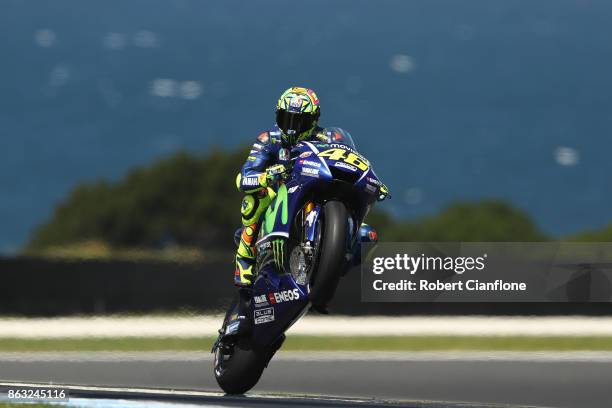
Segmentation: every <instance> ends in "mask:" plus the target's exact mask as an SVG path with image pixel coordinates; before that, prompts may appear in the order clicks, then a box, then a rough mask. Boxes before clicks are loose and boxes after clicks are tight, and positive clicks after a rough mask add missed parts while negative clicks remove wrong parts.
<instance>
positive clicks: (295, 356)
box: [0, 351, 612, 363]
mask: <svg viewBox="0 0 612 408" xmlns="http://www.w3.org/2000/svg"><path fill="white" fill-rule="evenodd" d="M167 361H174V362H211V363H212V355H211V354H209V353H205V352H202V353H198V352H171V351H163V352H33V353H32V352H30V353H24V352H2V353H0V362H19V363H28V362H42V363H44V362H48V363H56V362H57V363H66V362H71V363H106V362H153V363H157V362H167ZM272 361H273V362H274V361H296V362H308V361H315V362H337V361H367V362H374V361H439V362H450V361H485V362H486V361H500V362H504V361H506V362H513V361H514V362H544V363H557V362H589V363H612V352H606V351H559V352H556V351H544V352H540V351H528V352H522V351H439V352H432V351H416V352H400V351H389V352H387V351H367V352H352V351H340V352H327V351H322V352H319V351H315V352H312V351H307V352H294V351H281V352H279V353H277V355H275V356H274V359H273V360H272Z"/></svg>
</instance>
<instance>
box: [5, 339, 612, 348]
mask: <svg viewBox="0 0 612 408" xmlns="http://www.w3.org/2000/svg"><path fill="white" fill-rule="evenodd" d="M213 341H214V339H213V338H212V337H208V338H108V339H99V338H97V339H94V338H83V339H27V340H24V339H11V338H0V351H21V352H28V351H167V350H178V351H203V352H208V351H209V350H210V348H211V345H212V343H213ZM283 350H307V351H336V350H346V351H375V350H379V351H427V350H431V351H436V350H473V351H477V350H493V351H504V350H507V351H554V350H556V351H572V350H597V351H612V337H519V336H516V337H477V336H453V337H434V336H411V337H389V336H387V337H377V336H368V337H316V336H289V337H288V338H287V341H286V342H285V344H284V345H283Z"/></svg>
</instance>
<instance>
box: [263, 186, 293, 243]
mask: <svg viewBox="0 0 612 408" xmlns="http://www.w3.org/2000/svg"><path fill="white" fill-rule="evenodd" d="M281 207H282V209H281V222H282V223H283V225H285V224H287V219H288V218H289V216H288V212H289V210H288V209H287V186H285V185H284V184H283V185H282V186H280V188H279V189H278V191H277V193H276V200H275V201H274V204H273V205H270V206H269V207H268V210H267V211H266V219H265V222H264V232H265V233H266V234H269V233H270V232H272V230H273V229H274V226H275V225H276V214H277V213H278V209H279V208H281Z"/></svg>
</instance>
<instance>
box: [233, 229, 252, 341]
mask: <svg viewBox="0 0 612 408" xmlns="http://www.w3.org/2000/svg"><path fill="white" fill-rule="evenodd" d="M255 231H257V224H252V225H248V226H244V227H243V228H242V231H241V234H240V236H239V241H238V250H237V251H236V269H235V271H234V284H235V285H236V286H238V295H239V296H238V315H237V316H236V318H235V320H237V321H239V322H240V323H239V326H238V331H237V334H238V335H242V334H245V333H248V332H249V331H250V330H251V329H252V327H253V319H252V316H251V308H250V305H251V298H252V290H251V286H252V285H253V280H254V275H255V251H254V248H253V241H254V238H255Z"/></svg>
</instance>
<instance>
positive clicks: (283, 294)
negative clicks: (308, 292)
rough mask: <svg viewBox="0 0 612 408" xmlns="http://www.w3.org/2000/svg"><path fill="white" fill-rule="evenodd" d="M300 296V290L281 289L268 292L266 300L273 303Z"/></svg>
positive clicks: (287, 300) (296, 298) (295, 298)
mask: <svg viewBox="0 0 612 408" xmlns="http://www.w3.org/2000/svg"><path fill="white" fill-rule="evenodd" d="M299 298H300V291H299V290H298V289H297V288H296V289H292V290H282V291H280V292H270V293H268V301H269V302H270V304H272V305H275V304H277V303H283V302H290V301H292V300H298V299H299Z"/></svg>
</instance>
